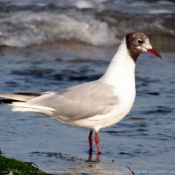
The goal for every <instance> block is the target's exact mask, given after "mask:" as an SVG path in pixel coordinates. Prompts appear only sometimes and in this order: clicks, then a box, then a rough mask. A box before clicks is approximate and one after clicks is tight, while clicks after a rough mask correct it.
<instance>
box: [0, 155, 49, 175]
mask: <svg viewBox="0 0 175 175" xmlns="http://www.w3.org/2000/svg"><path fill="white" fill-rule="evenodd" d="M31 174H32V175H47V173H45V172H42V171H41V170H39V169H38V168H36V167H33V166H30V165H28V164H26V163H24V162H21V161H19V160H16V159H13V158H6V157H4V156H2V155H0V175H31Z"/></svg>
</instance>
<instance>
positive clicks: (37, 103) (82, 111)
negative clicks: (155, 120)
mask: <svg viewBox="0 0 175 175" xmlns="http://www.w3.org/2000/svg"><path fill="white" fill-rule="evenodd" d="M142 52H149V53H152V54H154V55H155V56H157V57H159V58H161V55H160V54H159V52H158V51H157V50H155V49H153V48H152V46H151V44H150V42H149V38H148V37H147V36H146V35H145V34H143V33H140V32H132V33H129V34H127V35H126V36H125V37H124V39H123V40H122V42H121V44H120V46H119V47H118V50H117V52H116V54H115V55H114V57H113V59H112V61H111V62H110V64H109V67H108V68H107V70H106V72H105V73H104V75H103V76H102V77H101V78H100V79H98V80H95V81H91V82H86V83H82V84H79V85H76V86H72V87H68V88H66V89H63V90H61V91H59V92H50V91H49V92H43V93H16V94H0V97H1V98H5V99H8V100H9V99H10V100H11V103H10V105H12V107H13V108H12V110H13V111H23V112H26V111H33V112H37V113H42V114H45V115H48V116H50V117H51V118H52V119H54V120H56V121H58V122H61V123H63V124H67V125H71V126H76V127H83V128H87V129H89V130H90V133H89V137H88V139H89V152H92V151H93V132H95V134H94V140H95V143H96V147H97V152H98V154H101V153H102V151H101V147H100V141H99V135H98V132H99V130H100V129H103V128H106V127H109V126H111V125H114V124H116V123H118V122H119V121H120V120H121V119H123V118H124V117H125V116H126V115H127V114H128V113H129V112H130V110H131V108H132V106H133V103H134V100H135V96H136V89H135V65H136V61H137V58H138V56H139V54H140V53H142Z"/></svg>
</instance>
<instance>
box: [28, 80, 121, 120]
mask: <svg viewBox="0 0 175 175" xmlns="http://www.w3.org/2000/svg"><path fill="white" fill-rule="evenodd" d="M27 103H28V104H31V105H41V106H46V107H51V108H53V109H55V111H54V113H53V116H54V117H57V116H63V117H65V118H66V119H67V120H77V119H84V118H90V117H93V116H95V115H103V114H106V113H108V112H109V111H110V110H111V108H112V107H113V106H114V105H115V104H116V103H118V99H117V97H116V96H115V95H114V90H113V86H110V85H107V84H104V83H102V82H101V81H99V80H97V81H92V82H89V83H83V84H80V85H77V86H73V87H70V88H68V89H65V90H63V91H61V92H58V93H52V94H50V95H48V94H46V95H43V96H41V97H38V98H34V99H32V100H30V101H28V102H27Z"/></svg>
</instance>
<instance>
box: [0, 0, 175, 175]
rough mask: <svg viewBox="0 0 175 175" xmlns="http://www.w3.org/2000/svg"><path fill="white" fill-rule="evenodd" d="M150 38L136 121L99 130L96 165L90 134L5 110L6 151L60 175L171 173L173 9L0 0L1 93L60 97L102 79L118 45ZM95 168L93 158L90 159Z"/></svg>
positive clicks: (107, 1) (170, 4) (130, 1)
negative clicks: (138, 35)
mask: <svg viewBox="0 0 175 175" xmlns="http://www.w3.org/2000/svg"><path fill="white" fill-rule="evenodd" d="M133 31H140V32H143V33H145V34H146V35H148V36H149V38H150V42H151V44H152V45H153V47H154V48H156V49H157V50H159V51H160V53H161V55H162V57H163V60H160V59H158V58H156V57H155V56H153V55H151V54H142V55H140V57H139V60H138V62H137V67H136V86H137V97H136V101H135V104H134V106H133V109H132V111H131V112H130V114H129V115H128V116H127V117H125V118H124V119H123V120H122V121H121V122H120V123H118V124H116V125H114V126H111V127H109V128H106V129H104V130H102V131H100V140H101V146H102V151H103V154H102V155H101V157H100V162H87V160H88V156H89V155H88V139H87V138H88V134H89V131H88V130H86V129H80V128H72V127H70V126H66V125H62V124H60V123H58V122H56V121H54V120H52V119H50V118H49V117H47V116H44V115H39V114H36V113H31V112H28V113H20V112H12V111H11V108H10V106H6V105H4V104H1V105H0V148H1V149H2V152H3V153H4V155H5V156H7V157H14V158H16V159H19V160H22V161H29V162H34V163H35V164H37V165H38V166H39V168H40V169H42V170H44V171H47V172H50V173H51V172H52V173H55V174H66V173H74V174H83V173H84V174H85V173H86V174H94V173H96V174H115V175H116V174H131V172H130V171H129V170H128V169H127V168H126V165H127V166H128V167H130V168H131V169H132V170H133V171H134V172H135V174H136V175H141V174H166V175H167V174H175V166H174V164H175V116H174V115H175V95H174V94H175V1H173V0H171V1H170V0H169V1H168V0H167V1H165V0H164V1H163V0H162V1H160V0H141V1H140V0H118V1H117V0H64V1H62V0H30V1H27V0H0V72H1V74H0V92H1V93H10V92H43V91H59V90H61V89H62V88H66V87H69V86H72V85H76V84H79V83H83V82H86V81H91V80H95V79H97V78H99V77H100V76H101V75H102V74H103V73H104V71H105V70H106V68H107V66H108V64H109V62H110V60H111V58H112V57H113V55H114V54H115V52H116V50H117V47H118V45H119V44H120V42H121V40H122V38H123V37H124V36H125V35H126V34H127V33H128V32H133ZM92 159H93V160H95V159H96V152H94V153H93V157H92Z"/></svg>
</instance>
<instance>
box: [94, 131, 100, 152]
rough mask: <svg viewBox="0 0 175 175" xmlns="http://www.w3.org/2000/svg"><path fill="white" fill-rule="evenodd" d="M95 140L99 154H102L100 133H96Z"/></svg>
mask: <svg viewBox="0 0 175 175" xmlns="http://www.w3.org/2000/svg"><path fill="white" fill-rule="evenodd" d="M94 139H95V143H96V146H97V150H98V154H101V148H100V140H99V137H98V132H95V137H94Z"/></svg>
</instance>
